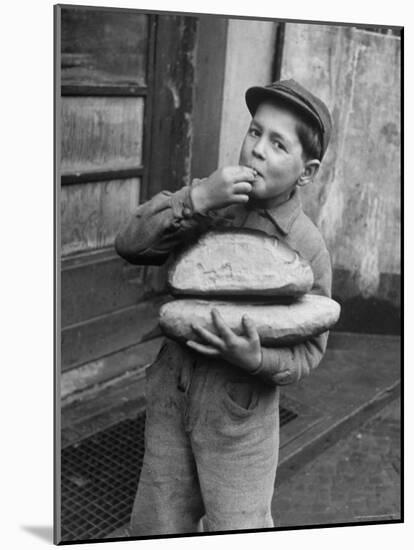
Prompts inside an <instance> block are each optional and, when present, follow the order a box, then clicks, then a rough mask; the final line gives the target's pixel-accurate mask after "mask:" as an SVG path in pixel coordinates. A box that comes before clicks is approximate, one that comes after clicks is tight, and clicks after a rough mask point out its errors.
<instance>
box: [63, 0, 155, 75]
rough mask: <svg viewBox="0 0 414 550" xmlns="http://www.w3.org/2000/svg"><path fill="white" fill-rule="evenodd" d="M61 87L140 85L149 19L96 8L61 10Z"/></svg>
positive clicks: (138, 14)
mask: <svg viewBox="0 0 414 550" xmlns="http://www.w3.org/2000/svg"><path fill="white" fill-rule="evenodd" d="M61 13H62V20H61V21H62V25H61V29H62V31H61V32H62V40H61V51H62V54H61V55H62V85H72V86H73V85H75V86H87V85H93V86H108V85H113V86H122V85H134V84H135V85H144V84H145V83H146V81H147V75H146V64H147V54H148V35H149V21H148V19H149V17H148V15H146V14H141V13H136V12H135V13H133V12H131V11H122V10H111V9H109V10H105V9H102V8H101V9H96V8H84V7H82V8H75V7H70V8H69V7H68V8H65V7H63V8H62V11H61Z"/></svg>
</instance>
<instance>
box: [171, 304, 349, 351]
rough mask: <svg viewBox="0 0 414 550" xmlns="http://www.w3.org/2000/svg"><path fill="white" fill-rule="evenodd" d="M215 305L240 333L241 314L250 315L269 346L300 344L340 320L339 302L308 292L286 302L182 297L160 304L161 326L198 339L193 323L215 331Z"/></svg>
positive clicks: (182, 336)
mask: <svg viewBox="0 0 414 550" xmlns="http://www.w3.org/2000/svg"><path fill="white" fill-rule="evenodd" d="M213 308H217V310H218V311H219V313H220V314H221V316H222V317H223V319H224V321H225V322H226V323H227V325H228V326H229V327H230V328H231V329H232V330H234V331H235V332H236V333H237V334H241V333H242V332H243V329H242V324H241V321H242V316H243V315H244V314H247V315H248V316H249V317H250V318H251V319H252V320H253V322H254V323H255V325H256V328H257V330H258V333H259V336H260V340H261V343H262V345H263V346H268V347H273V346H278V345H282V344H290V343H298V342H301V341H303V340H306V339H307V338H309V337H310V336H315V335H317V334H320V333H321V332H324V331H326V330H327V329H329V328H330V327H331V326H332V325H334V324H335V323H336V322H337V320H338V318H339V313H340V306H339V304H338V303H337V302H335V301H334V300H331V299H330V298H327V297H326V296H318V295H316V294H305V295H304V296H301V297H300V298H298V299H296V300H294V301H291V302H290V303H284V304H283V303H281V304H275V303H267V304H263V303H255V304H254V303H251V302H243V301H238V302H236V301H231V302H230V301H228V302H227V301H216V300H210V301H207V300H199V299H187V298H182V299H179V300H173V301H171V302H168V303H166V304H164V305H163V306H162V307H161V309H160V326H161V329H162V330H163V332H164V333H165V334H166V335H167V336H170V337H171V338H173V339H176V340H179V341H186V340H189V339H193V340H199V338H198V337H197V336H196V334H195V333H194V332H193V330H192V328H191V325H192V323H197V324H199V325H201V326H202V327H204V328H207V329H208V330H210V331H212V332H216V329H215V327H214V326H213V320H212V317H211V310H212V309H213Z"/></svg>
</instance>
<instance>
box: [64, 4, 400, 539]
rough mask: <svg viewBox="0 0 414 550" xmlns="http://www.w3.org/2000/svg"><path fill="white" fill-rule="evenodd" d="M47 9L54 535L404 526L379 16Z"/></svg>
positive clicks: (385, 39) (394, 228)
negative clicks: (374, 21) (373, 19)
mask: <svg viewBox="0 0 414 550" xmlns="http://www.w3.org/2000/svg"><path fill="white" fill-rule="evenodd" d="M276 11H277V9H276V8H275V12H276ZM54 13H55V84H56V88H55V135H56V141H55V151H56V155H55V158H56V167H55V168H56V170H55V174H56V193H55V198H56V202H55V222H56V223H55V226H56V242H57V245H58V246H57V251H56V268H57V272H58V275H57V277H56V290H57V292H56V335H57V336H56V373H55V382H56V384H55V391H56V395H55V404H56V410H55V414H56V417H55V438H56V442H55V452H56V455H55V543H56V544H66V543H68V544H69V543H74V542H97V541H106V542H108V543H110V542H111V541H116V540H126V539H131V540H132V539H136V540H138V539H145V538H159V537H180V536H183V535H185V536H188V535H192V536H204V535H206V534H208V535H214V534H216V533H225V534H228V536H231V534H232V533H237V532H240V531H243V532H257V531H263V530H264V531H266V530H270V531H277V530H280V529H287V528H290V529H295V528H298V527H301V528H303V527H314V526H319V527H325V526H326V527H328V526H332V525H349V526H351V525H355V524H377V523H384V522H385V523H387V522H388V523H389V522H394V523H400V522H402V520H403V510H402V502H401V479H400V477H401V476H400V472H401V468H400V464H401V428H400V421H401V398H400V392H401V388H400V383H401V365H400V357H401V319H400V310H401V303H400V301H401V246H400V244H401V219H400V218H401V187H402V186H401V178H402V174H401V166H402V165H401V133H402V126H401V105H402V103H401V102H402V99H401V67H402V62H401V56H402V52H401V50H402V31H403V29H402V27H385V26H383V27H377V26H373V25H367V24H364V25H362V24H361V25H357V24H347V23H343V22H338V23H323V22H317V23H315V22H312V21H293V20H292V21H290V20H282V19H277V18H275V19H268V18H267V19H266V18H261V17H260V16H257V18H256V17H253V16H252V17H236V16H231V17H230V16H221V15H220V16H219V15H207V14H201V13H193V14H183V13H173V12H161V11H151V10H143V9H140V10H138V9H137V10H135V9H121V8H107V7H105V8H103V7H102V8H101V7H89V6H73V5H64V4H60V5H58V6H55V12H54Z"/></svg>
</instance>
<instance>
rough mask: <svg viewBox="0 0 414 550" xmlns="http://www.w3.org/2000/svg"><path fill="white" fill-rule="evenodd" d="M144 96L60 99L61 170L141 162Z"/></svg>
mask: <svg viewBox="0 0 414 550" xmlns="http://www.w3.org/2000/svg"><path fill="white" fill-rule="evenodd" d="M143 124H144V98H142V97H137V98H135V97H64V98H62V145H61V170H62V173H63V174H65V173H72V172H85V171H89V172H90V171H93V170H119V169H125V168H130V167H131V166H140V165H141V164H142V140H143Z"/></svg>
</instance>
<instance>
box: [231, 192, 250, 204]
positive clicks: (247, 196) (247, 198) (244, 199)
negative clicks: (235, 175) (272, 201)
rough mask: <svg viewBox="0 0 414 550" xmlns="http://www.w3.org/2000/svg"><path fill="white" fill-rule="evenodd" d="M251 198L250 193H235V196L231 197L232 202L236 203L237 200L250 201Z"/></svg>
mask: <svg viewBox="0 0 414 550" xmlns="http://www.w3.org/2000/svg"><path fill="white" fill-rule="evenodd" d="M249 200H250V197H249V195H238V194H237V195H233V197H232V198H231V202H233V203H235V202H249Z"/></svg>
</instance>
